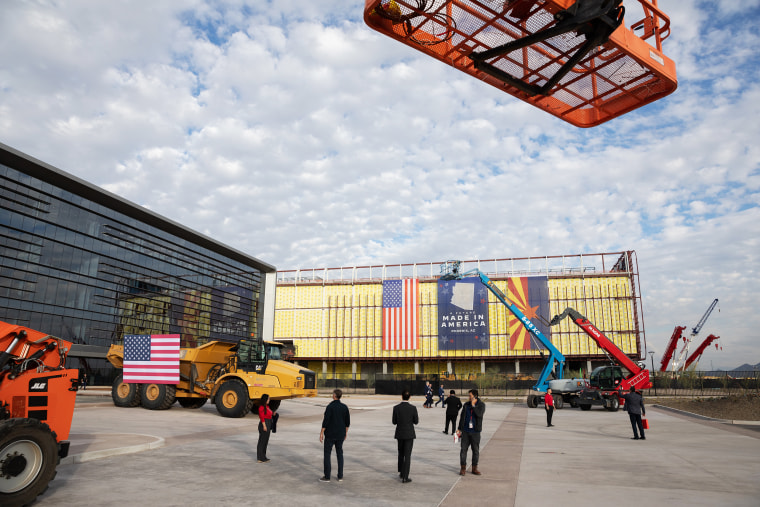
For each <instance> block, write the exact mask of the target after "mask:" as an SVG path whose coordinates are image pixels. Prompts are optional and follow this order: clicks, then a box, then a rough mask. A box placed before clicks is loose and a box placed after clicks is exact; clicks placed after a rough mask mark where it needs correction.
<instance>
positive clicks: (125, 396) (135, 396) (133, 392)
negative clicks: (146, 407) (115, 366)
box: [111, 375, 140, 407]
mask: <svg viewBox="0 0 760 507" xmlns="http://www.w3.org/2000/svg"><path fill="white" fill-rule="evenodd" d="M111 399H112V400H113V404H114V405H116V406H117V407H136V406H137V405H139V404H140V387H139V386H138V385H137V384H128V383H126V382H124V375H119V376H118V377H116V380H114V381H113V385H111Z"/></svg>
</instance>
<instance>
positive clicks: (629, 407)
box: [623, 386, 647, 440]
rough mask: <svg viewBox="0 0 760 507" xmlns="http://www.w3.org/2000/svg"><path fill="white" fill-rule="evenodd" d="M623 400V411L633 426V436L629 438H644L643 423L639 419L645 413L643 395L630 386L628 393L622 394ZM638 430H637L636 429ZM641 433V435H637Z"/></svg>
mask: <svg viewBox="0 0 760 507" xmlns="http://www.w3.org/2000/svg"><path fill="white" fill-rule="evenodd" d="M623 399H624V400H625V411H626V412H628V416H629V417H630V418H631V427H632V428H633V438H632V439H631V440H646V437H645V436H644V423H643V422H642V420H641V416H642V415H647V409H646V408H645V407H644V397H643V396H642V395H641V394H639V393H638V392H636V388H635V387H633V386H631V388H630V390H629V392H628V394H624V395H623ZM636 430H638V431H636ZM639 433H641V436H639Z"/></svg>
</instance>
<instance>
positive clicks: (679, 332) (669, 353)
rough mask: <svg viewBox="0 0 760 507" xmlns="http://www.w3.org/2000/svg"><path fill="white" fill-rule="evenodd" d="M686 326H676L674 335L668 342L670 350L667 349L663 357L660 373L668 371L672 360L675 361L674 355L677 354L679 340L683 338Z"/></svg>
mask: <svg viewBox="0 0 760 507" xmlns="http://www.w3.org/2000/svg"><path fill="white" fill-rule="evenodd" d="M684 329H686V326H676V328H675V329H674V330H673V335H672V336H671V337H670V341H669V342H668V348H666V349H665V353H664V354H663V355H662V361H661V362H660V371H667V369H668V365H669V364H670V360H671V359H673V353H675V351H676V348H677V347H678V340H680V339H681V338H682V337H683V330H684Z"/></svg>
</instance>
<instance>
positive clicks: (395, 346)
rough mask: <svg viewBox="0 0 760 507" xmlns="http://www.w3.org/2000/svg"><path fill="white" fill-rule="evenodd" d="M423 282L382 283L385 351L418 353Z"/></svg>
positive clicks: (411, 280) (389, 281)
mask: <svg viewBox="0 0 760 507" xmlns="http://www.w3.org/2000/svg"><path fill="white" fill-rule="evenodd" d="M419 299H420V281H419V280H417V279H413V278H406V279H404V280H384V281H383V350H416V349H417V346H418V343H419V336H420V333H419V320H420V319H419Z"/></svg>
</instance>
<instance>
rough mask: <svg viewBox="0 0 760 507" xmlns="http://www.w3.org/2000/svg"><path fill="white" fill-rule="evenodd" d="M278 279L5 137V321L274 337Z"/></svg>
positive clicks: (96, 333)
mask: <svg viewBox="0 0 760 507" xmlns="http://www.w3.org/2000/svg"><path fill="white" fill-rule="evenodd" d="M275 280H276V270H275V268H274V266H271V265H269V264H266V263H264V262H262V261H260V260H257V259H255V258H253V257H251V256H248V255H246V254H244V253H242V252H239V251H237V250H234V249H232V248H230V247H227V246H225V245H223V244H221V243H219V242H217V241H215V240H213V239H211V238H209V237H207V236H204V235H201V234H199V233H197V232H194V231H192V230H190V229H188V228H186V227H184V226H182V225H180V224H177V223H176V222H173V221H171V220H168V219H166V218H163V217H161V216H159V215H157V214H156V213H153V212H151V211H149V210H147V209H145V208H143V207H141V206H138V205H136V204H133V203H131V202H129V201H126V200H124V199H122V198H120V197H118V196H116V195H114V194H111V193H109V192H106V191H104V190H102V189H100V188H98V187H96V186H94V185H91V184H89V183H87V182H85V181H83V180H80V179H78V178H76V177H74V176H72V175H69V174H67V173H64V172H62V171H60V170H58V169H56V168H54V167H51V166H50V165H47V164H45V163H43V162H40V161H38V160H35V159H33V158H31V157H29V156H27V155H24V154H23V153H20V152H18V151H16V150H13V149H12V148H10V147H8V146H5V145H2V144H0V320H4V321H6V322H11V323H14V324H18V325H24V326H28V327H30V328H32V329H36V330H39V331H42V332H46V333H49V334H51V335H54V336H58V337H60V338H63V339H66V340H69V341H71V342H74V343H77V344H86V345H98V346H109V345H111V344H113V343H120V342H121V341H122V339H123V336H124V335H125V334H174V333H178V334H180V335H181V339H182V346H183V347H194V346H197V345H200V344H203V343H206V342H207V341H210V340H216V339H221V340H226V341H237V340H240V339H241V338H248V337H259V336H261V337H263V338H265V339H271V338H272V334H273V333H272V330H273V325H274V324H273V320H274V291H275ZM83 361H84V364H85V365H86V364H87V363H86V361H87V360H83ZM90 361H91V362H92V363H93V364H92V367H93V368H92V369H100V368H102V367H105V366H106V363H104V362H102V361H101V360H98V361H92V360H90ZM70 366H72V367H77V364H71V365H70ZM87 368H88V369H90V367H89V366H87ZM91 373H93V374H96V376H97V372H96V371H92V372H91ZM91 378H92V376H91Z"/></svg>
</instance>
